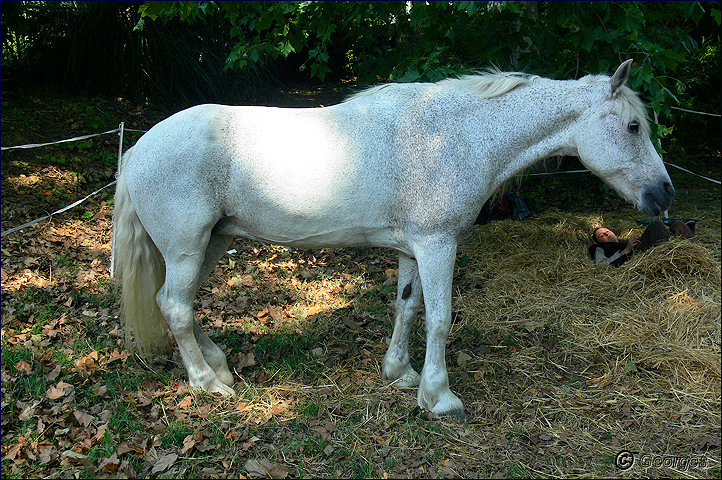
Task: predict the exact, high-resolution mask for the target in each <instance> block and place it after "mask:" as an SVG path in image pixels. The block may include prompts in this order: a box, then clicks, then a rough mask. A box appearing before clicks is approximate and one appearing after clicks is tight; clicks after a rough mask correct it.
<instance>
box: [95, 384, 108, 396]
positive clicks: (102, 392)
mask: <svg viewBox="0 0 722 480" xmlns="http://www.w3.org/2000/svg"><path fill="white" fill-rule="evenodd" d="M93 393H94V394H96V395H97V396H99V397H100V398H108V387H107V386H106V385H98V386H97V387H95V388H94V389H93Z"/></svg>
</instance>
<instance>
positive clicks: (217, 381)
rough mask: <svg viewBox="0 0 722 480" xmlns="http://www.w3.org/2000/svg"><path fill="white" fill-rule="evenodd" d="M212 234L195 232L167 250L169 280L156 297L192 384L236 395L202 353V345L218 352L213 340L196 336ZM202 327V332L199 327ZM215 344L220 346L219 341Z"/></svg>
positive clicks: (208, 349) (212, 355) (214, 355)
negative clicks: (196, 301)
mask: <svg viewBox="0 0 722 480" xmlns="http://www.w3.org/2000/svg"><path fill="white" fill-rule="evenodd" d="M209 237H210V232H208V233H206V234H205V235H199V236H198V237H196V238H193V236H192V235H191V236H188V237H184V238H183V239H182V240H179V241H178V242H175V243H174V244H171V245H169V246H168V247H167V248H165V249H164V250H165V252H164V257H165V261H166V280H165V284H164V285H163V287H162V288H161V289H160V291H159V292H158V295H157V296H156V299H157V302H158V305H159V306H160V309H161V312H162V313H163V316H164V317H165V319H166V322H167V323H168V326H169V327H170V330H171V332H172V333H173V337H174V338H175V340H176V343H177V344H178V350H180V354H181V358H182V359H183V365H184V366H185V368H186V371H187V372H188V382H189V384H190V386H191V387H196V388H200V389H202V390H205V391H209V392H219V393H222V394H224V395H232V394H233V393H234V392H233V389H232V388H230V387H229V386H228V385H226V383H225V382H224V381H223V379H221V378H219V376H218V374H217V373H216V371H215V370H214V369H213V368H212V367H211V366H210V365H209V364H208V362H207V360H206V358H205V356H204V354H203V352H202V349H201V344H204V347H205V350H206V352H215V349H214V348H212V347H210V344H213V342H211V341H210V339H207V337H204V335H199V336H200V337H201V341H200V342H199V340H198V339H197V338H196V330H197V328H196V326H197V322H196V321H195V319H194V316H193V299H194V297H195V294H196V291H197V289H198V285H199V283H200V282H199V279H200V278H201V277H200V275H201V273H202V269H203V264H204V260H205V257H206V255H205V252H206V249H207V246H208V244H209V240H210V238H209ZM198 330H199V331H200V328H199V327H198ZM201 333H202V331H201ZM206 339H207V341H206ZM213 346H214V347H215V348H216V349H217V348H218V347H217V346H215V344H213ZM218 350H220V349H218ZM221 354H222V352H221ZM210 357H211V358H215V357H217V354H216V353H211V354H210ZM223 362H225V357H224V358H223ZM226 369H227V367H226ZM229 375H230V374H229ZM225 380H228V378H226V379H225ZM231 380H232V378H231Z"/></svg>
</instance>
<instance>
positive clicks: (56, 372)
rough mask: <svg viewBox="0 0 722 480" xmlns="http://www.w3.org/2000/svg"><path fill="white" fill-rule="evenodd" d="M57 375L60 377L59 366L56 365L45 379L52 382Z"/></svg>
mask: <svg viewBox="0 0 722 480" xmlns="http://www.w3.org/2000/svg"><path fill="white" fill-rule="evenodd" d="M58 375H60V365H56V366H55V368H53V369H52V370H51V371H50V373H48V375H47V376H46V377H45V378H46V379H47V380H48V381H49V382H54V381H55V379H56V378H58Z"/></svg>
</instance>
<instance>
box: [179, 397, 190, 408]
mask: <svg viewBox="0 0 722 480" xmlns="http://www.w3.org/2000/svg"><path fill="white" fill-rule="evenodd" d="M192 403H193V398H192V397H191V396H190V395H186V396H185V397H184V398H183V400H181V401H180V402H179V403H178V408H180V409H181V410H188V407H190V406H191V404H192Z"/></svg>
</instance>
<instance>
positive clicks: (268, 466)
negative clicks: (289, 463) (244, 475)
mask: <svg viewBox="0 0 722 480" xmlns="http://www.w3.org/2000/svg"><path fill="white" fill-rule="evenodd" d="M243 467H244V468H245V469H246V470H248V475H249V478H286V477H288V474H289V473H291V469H289V468H288V467H286V466H284V465H281V464H280V463H271V462H270V461H268V460H266V459H265V458H262V459H260V460H253V459H251V460H247V461H246V463H244V464H243Z"/></svg>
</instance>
